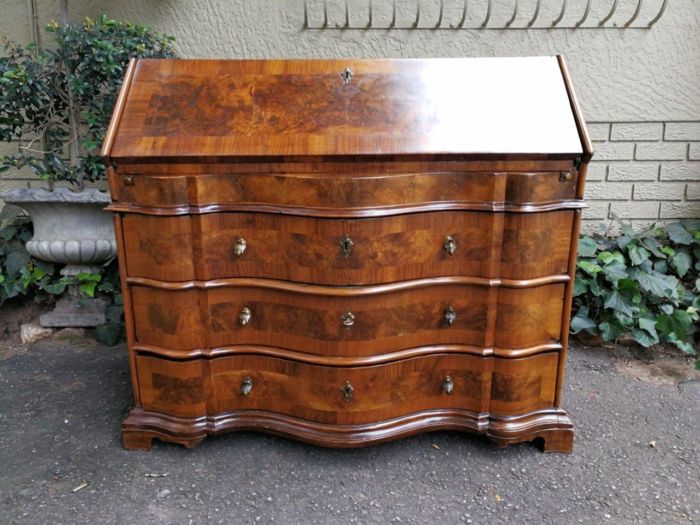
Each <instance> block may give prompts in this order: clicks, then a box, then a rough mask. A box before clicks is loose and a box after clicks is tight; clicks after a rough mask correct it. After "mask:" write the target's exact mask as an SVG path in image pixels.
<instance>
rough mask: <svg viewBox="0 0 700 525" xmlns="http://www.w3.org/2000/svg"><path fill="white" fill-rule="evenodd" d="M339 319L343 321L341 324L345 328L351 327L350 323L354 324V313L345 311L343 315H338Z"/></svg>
mask: <svg viewBox="0 0 700 525" xmlns="http://www.w3.org/2000/svg"><path fill="white" fill-rule="evenodd" d="M340 319H341V320H342V321H343V326H344V327H345V328H346V329H347V330H349V329H350V328H352V325H354V324H355V314H354V313H352V312H345V313H344V314H343V315H341V316H340Z"/></svg>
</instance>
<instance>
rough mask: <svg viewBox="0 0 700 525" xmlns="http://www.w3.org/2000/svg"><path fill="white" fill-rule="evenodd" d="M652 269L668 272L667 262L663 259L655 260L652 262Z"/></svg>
mask: <svg viewBox="0 0 700 525" xmlns="http://www.w3.org/2000/svg"><path fill="white" fill-rule="evenodd" d="M654 270H656V271H657V272H659V273H666V272H668V263H667V262H666V261H664V260H661V261H656V262H655V263H654Z"/></svg>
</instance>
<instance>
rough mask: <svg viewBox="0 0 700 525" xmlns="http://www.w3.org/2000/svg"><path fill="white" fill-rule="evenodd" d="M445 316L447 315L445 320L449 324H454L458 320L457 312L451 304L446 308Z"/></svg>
mask: <svg viewBox="0 0 700 525" xmlns="http://www.w3.org/2000/svg"><path fill="white" fill-rule="evenodd" d="M444 317H445V322H446V323H447V324H448V325H450V326H452V325H453V324H454V322H455V321H456V320H457V312H455V309H454V308H452V307H451V306H448V307H447V308H446V309H445V313H444Z"/></svg>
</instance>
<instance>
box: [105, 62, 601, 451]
mask: <svg viewBox="0 0 700 525" xmlns="http://www.w3.org/2000/svg"><path fill="white" fill-rule="evenodd" d="M346 66H348V67H351V68H352V69H353V71H354V74H355V75H354V77H353V79H352V80H351V81H350V83H348V84H343V82H342V80H341V79H340V76H339V73H340V71H342V69H343V68H344V67H346ZM102 155H103V158H104V159H105V162H106V163H107V165H108V180H109V184H110V189H111V194H112V198H113V202H112V204H111V205H110V207H109V209H110V210H112V211H113V212H115V214H116V215H115V232H116V235H117V240H118V247H119V262H120V273H121V278H122V288H123V295H124V305H125V319H126V324H127V327H126V328H127V343H128V347H129V355H130V361H131V366H132V370H131V372H132V383H133V387H134V397H135V399H136V408H134V409H133V410H132V411H131V413H130V414H129V416H128V417H127V419H126V420H125V421H124V424H123V427H122V433H123V441H124V446H125V447H126V448H130V449H149V448H150V447H151V445H152V441H153V439H160V440H166V441H172V442H175V443H180V444H182V445H184V446H188V447H191V446H194V445H195V444H197V443H198V442H199V441H201V440H202V439H204V437H206V436H207V435H214V434H219V433H222V432H228V431H236V430H264V431H267V432H273V433H275V434H279V435H283V436H288V437H293V438H295V439H300V440H303V441H307V442H309V443H314V444H318V445H324V446H339V447H356V446H364V445H369V444H374V443H381V442H385V441H388V440H390V439H396V438H398V437H402V436H407V435H411V434H415V433H417V432H422V431H427V430H437V429H452V430H464V431H470V432H476V433H479V434H484V435H486V436H487V437H489V438H490V439H492V440H493V441H494V442H495V443H496V444H497V445H499V446H506V445H509V444H513V443H518V442H521V441H531V440H535V441H539V442H542V443H543V448H544V450H545V451H553V452H570V451H571V450H572V447H573V425H572V423H571V420H570V419H569V417H568V415H567V414H566V412H565V411H564V410H563V409H562V408H561V407H560V406H559V405H560V403H561V392H562V388H563V375H564V367H565V358H566V347H567V344H568V330H567V327H568V323H569V319H570V304H571V296H572V289H573V278H574V271H575V255H576V244H577V233H578V228H579V225H580V210H581V209H582V208H583V207H584V206H585V204H584V202H583V194H584V187H585V177H586V168H587V162H588V161H589V160H590V158H591V155H592V149H591V143H590V140H589V138H588V135H587V132H586V128H585V123H584V122H583V118H582V116H581V112H580V108H579V107H578V104H577V102H576V97H575V94H574V92H573V88H572V86H571V81H570V78H569V76H568V72H567V70H566V65H565V63H564V61H563V58H561V57H558V58H553V57H550V58H540V59H522V58H517V59H501V60H496V59H458V60H387V61H362V60H322V61H280V60H276V61H274V60H273V61H259V60H254V61H208V60H173V61H156V60H141V61H134V62H132V63H131V65H130V67H129V71H128V73H127V78H126V80H125V83H124V85H123V86H122V91H121V94H120V97H119V99H118V102H117V106H116V108H115V112H114V117H113V120H112V122H111V123H110V127H109V130H108V133H107V137H106V140H105V143H104V147H103V150H102ZM447 236H450V237H451V238H452V239H453V240H454V241H456V245H457V247H456V250H455V253H454V255H449V254H448V253H447V251H446V250H445V248H444V246H443V244H444V242H445V239H446V237H447ZM344 238H349V239H350V240H351V241H352V245H350V244H347V243H346V244H345V248H346V249H345V253H344V251H343V248H342V247H341V239H344ZM241 239H245V250H243V251H241V249H240V246H241V245H242V241H241ZM236 245H238V247H239V249H238V253H235V252H234V248H235V247H236ZM350 313H351V314H352V316H349V314H350ZM447 376H449V377H450V379H451V383H450V382H447V383H445V380H446V377H447ZM247 378H249V379H250V380H251V381H252V383H251V385H250V386H251V389H250V391H249V392H247V395H244V394H243V393H242V390H241V387H242V384H244V383H246V379H247ZM346 383H347V384H349V385H351V386H352V390H351V391H347V392H345V393H344V392H343V390H341V388H342V387H343V386H344V385H346ZM246 384H247V383H246ZM445 384H447V385H451V387H450V388H451V389H452V390H451V393H447V391H446V390H445V386H444V385H445ZM448 390H449V388H448ZM348 392H350V394H351V395H350V394H348Z"/></svg>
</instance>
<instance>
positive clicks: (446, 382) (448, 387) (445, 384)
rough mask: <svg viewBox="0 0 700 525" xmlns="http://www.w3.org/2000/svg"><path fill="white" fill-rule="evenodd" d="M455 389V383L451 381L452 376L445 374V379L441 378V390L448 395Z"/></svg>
mask: <svg viewBox="0 0 700 525" xmlns="http://www.w3.org/2000/svg"><path fill="white" fill-rule="evenodd" d="M454 389H455V384H454V382H453V381H452V377H450V376H445V379H443V380H442V390H443V391H444V392H445V394H447V395H448V396H449V395H450V394H452V392H454Z"/></svg>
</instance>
